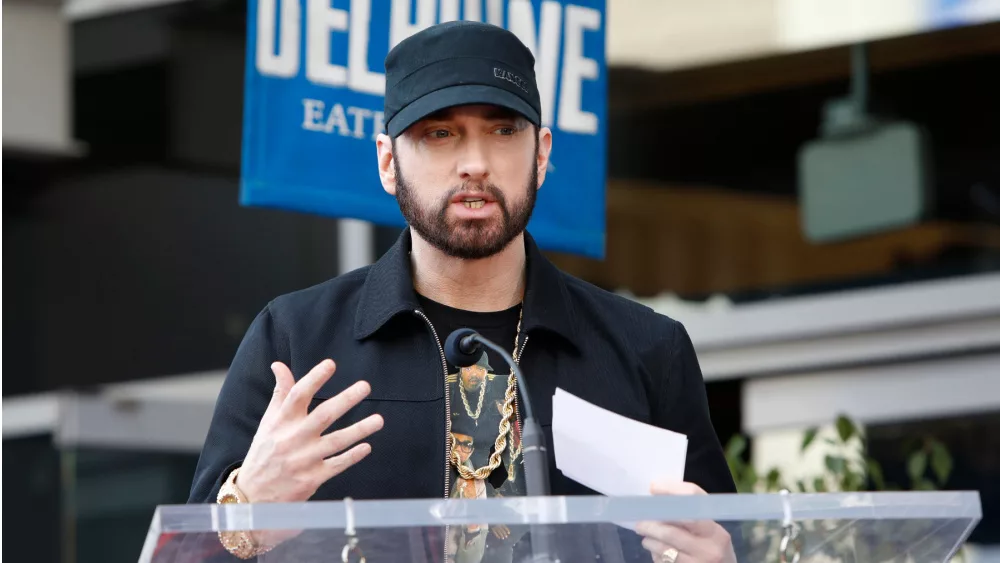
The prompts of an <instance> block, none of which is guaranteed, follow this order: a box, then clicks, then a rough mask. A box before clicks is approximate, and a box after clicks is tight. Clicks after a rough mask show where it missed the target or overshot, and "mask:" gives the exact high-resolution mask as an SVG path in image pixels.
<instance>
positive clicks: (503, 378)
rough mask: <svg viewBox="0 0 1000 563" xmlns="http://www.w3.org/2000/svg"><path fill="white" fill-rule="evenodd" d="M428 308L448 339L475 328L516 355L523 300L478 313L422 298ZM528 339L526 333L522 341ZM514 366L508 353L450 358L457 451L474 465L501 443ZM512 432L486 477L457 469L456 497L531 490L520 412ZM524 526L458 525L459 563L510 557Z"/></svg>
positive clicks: (463, 460) (483, 562)
mask: <svg viewBox="0 0 1000 563" xmlns="http://www.w3.org/2000/svg"><path fill="white" fill-rule="evenodd" d="M420 303H421V306H422V307H423V310H424V313H425V314H426V315H427V318H428V319H430V321H431V323H432V324H433V325H434V328H435V330H436V331H437V333H438V338H440V339H441V343H442V344H444V340H445V339H446V338H447V337H448V335H449V334H451V332H452V331H453V330H456V329H459V328H471V329H473V330H475V331H477V332H479V333H480V334H482V335H483V336H485V337H486V338H489V339H490V340H492V341H493V342H496V343H497V344H499V345H500V346H503V347H505V348H507V349H508V352H509V353H511V355H513V351H514V338H515V335H516V334H517V325H518V319H519V315H520V310H521V308H520V305H518V306H516V307H512V308H510V309H507V310H505V311H497V312H491V313H478V312H473V311H463V310H460V309H454V308H452V307H448V306H445V305H442V304H440V303H436V302H434V301H431V300H429V299H427V298H425V297H422V296H421V297H420ZM523 342H524V335H523V334H522V335H521V337H520V339H519V342H518V345H519V346H520V345H521V344H523ZM509 375H510V368H509V367H508V366H507V364H506V362H504V360H503V358H501V357H500V356H498V355H496V354H495V353H493V352H491V351H485V350H484V352H483V356H482V357H481V358H480V359H479V361H478V362H477V363H476V364H475V365H473V366H469V367H465V368H461V369H459V368H457V367H455V366H453V365H451V364H450V363H449V365H448V377H447V381H446V385H448V392H449V394H450V396H451V433H452V437H453V442H452V443H453V444H454V448H455V451H456V452H457V453H458V458H459V460H460V462H461V463H462V464H464V465H465V466H466V467H468V468H469V469H470V470H476V469H479V468H480V467H484V466H488V465H489V460H490V455H491V454H492V453H493V451H494V449H495V447H496V440H497V435H498V434H499V429H500V423H501V421H502V419H503V405H504V400H505V397H506V391H507V387H508V378H509ZM514 404H515V413H514V416H512V417H511V420H510V425H509V426H510V428H509V430H508V432H506V438H507V444H506V448H505V450H504V452H503V455H502V456H501V462H500V464H499V466H498V467H497V468H496V469H494V470H493V471H492V473H490V475H489V477H487V478H486V479H482V480H479V479H464V478H462V476H461V475H460V474H459V472H458V470H457V469H455V467H454V466H452V469H451V472H452V473H451V491H450V493H451V497H452V498H467V499H474V498H493V497H498V496H517V495H524V494H525V486H524V466H523V464H522V457H521V455H520V449H521V427H520V423H519V422H518V416H517V412H516V405H517V403H516V402H515V403H514ZM523 534H524V530H516V529H512V528H511V527H508V526H485V525H483V526H457V527H454V528H453V529H452V537H451V538H450V542H451V543H452V546H451V549H449V552H450V553H452V554H453V556H454V561H455V563H498V562H509V561H510V560H511V556H512V549H513V547H514V545H515V544H516V543H517V541H518V540H519V539H520V538H521V536H522V535H523Z"/></svg>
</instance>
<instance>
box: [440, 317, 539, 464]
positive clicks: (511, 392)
mask: <svg viewBox="0 0 1000 563" xmlns="http://www.w3.org/2000/svg"><path fill="white" fill-rule="evenodd" d="M523 315H524V306H523V305H522V306H521V310H520V312H519V313H518V318H517V333H516V334H515V335H514V353H513V354H512V357H513V359H514V362H515V363H517V362H518V359H519V358H518V354H517V342H518V340H520V336H521V318H522V316H523ZM516 381H517V380H516V379H515V378H514V369H513V368H511V370H510V375H509V376H507V392H506V394H505V395H504V403H503V418H501V419H500V428H499V432H498V433H497V439H496V442H495V443H494V444H493V454H492V455H490V460H489V463H487V464H486V465H484V466H483V467H480V468H478V469H475V470H472V469H469V468H468V467H466V466H465V465H463V464H462V462H461V460H459V459H458V452H457V451H455V435H454V434H452V435H451V463H452V465H454V466H455V469H457V470H458V474H459V475H460V476H461V477H462V478H463V479H486V478H487V477H489V476H490V473H493V470H494V469H496V468H497V467H499V466H500V463H501V461H502V459H501V458H502V457H503V452H504V451H505V450H506V449H507V434H508V433H509V432H511V429H510V420H511V418H513V417H514V397H515V396H517V391H516V387H515V383H516ZM485 386H486V380H485V379H484V380H483V387H484V388H485ZM512 461H513V460H512Z"/></svg>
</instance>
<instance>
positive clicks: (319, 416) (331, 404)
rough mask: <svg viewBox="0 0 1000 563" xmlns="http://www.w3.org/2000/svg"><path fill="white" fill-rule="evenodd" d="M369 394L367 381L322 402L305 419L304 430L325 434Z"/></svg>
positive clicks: (360, 382) (369, 389) (370, 389)
mask: <svg viewBox="0 0 1000 563" xmlns="http://www.w3.org/2000/svg"><path fill="white" fill-rule="evenodd" d="M371 392H372V388H371V385H368V382H367V381H359V382H357V383H355V384H354V385H351V386H350V387H348V388H347V389H344V390H343V391H341V392H340V393H337V394H336V395H334V396H333V397H330V398H329V399H327V400H325V401H323V402H322V403H321V404H320V405H319V406H318V407H316V408H315V409H313V411H312V412H311V413H309V416H307V417H306V426H305V428H306V430H307V431H309V432H313V433H315V434H321V433H323V432H325V431H326V429H327V428H329V427H330V425H331V424H333V423H334V422H336V421H337V419H339V418H340V417H342V416H344V413H346V412H347V411H349V410H351V409H353V408H354V407H355V406H356V405H357V404H358V403H360V402H361V401H362V400H363V399H364V398H365V397H367V396H368V394H369V393H371Z"/></svg>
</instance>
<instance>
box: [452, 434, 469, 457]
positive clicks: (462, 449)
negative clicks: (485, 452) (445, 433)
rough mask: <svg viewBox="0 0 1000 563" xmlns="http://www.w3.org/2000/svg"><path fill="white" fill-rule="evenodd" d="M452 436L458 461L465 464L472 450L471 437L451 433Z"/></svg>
mask: <svg viewBox="0 0 1000 563" xmlns="http://www.w3.org/2000/svg"><path fill="white" fill-rule="evenodd" d="M452 436H454V437H455V452H456V453H458V459H459V461H461V462H462V463H465V462H466V461H468V459H469V456H470V455H472V450H473V449H474V444H473V441H472V436H468V435H465V434H458V433H452Z"/></svg>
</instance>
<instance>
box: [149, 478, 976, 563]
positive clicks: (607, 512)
mask: <svg viewBox="0 0 1000 563" xmlns="http://www.w3.org/2000/svg"><path fill="white" fill-rule="evenodd" d="M981 518H982V511H981V506H980V500H979V494H978V493H976V492H912V493H828V494H754V495H749V494H746V495H707V496H683V497H664V496H656V497H545V498H509V499H504V498H498V499H489V500H443V499H442V500H394V501H351V500H350V499H348V500H346V501H343V502H326V501H324V502H318V501H317V502H307V503H302V504H260V505H232V506H218V505H208V504H206V505H184V506H162V507H159V508H158V509H157V510H156V513H155V515H154V516H153V521H152V525H151V526H150V529H149V534H148V536H147V538H146V542H145V546H144V548H143V551H142V555H141V558H140V563H208V562H216V561H219V562H221V561H239V559H237V558H236V557H234V556H231V555H229V554H228V553H227V552H225V550H223V549H222V547H221V544H220V543H219V539H218V532H219V531H232V530H285V531H290V532H286V535H290V534H294V536H292V537H291V538H290V539H287V540H285V541H284V542H283V543H281V544H280V545H279V546H277V547H275V548H274V549H273V550H272V551H271V552H269V553H267V554H264V555H261V556H260V557H259V558H258V560H259V561H264V562H275V563H291V562H296V563H298V562H314V561H315V562H339V561H342V560H343V558H342V556H346V558H347V560H349V561H351V562H355V561H360V560H361V559H360V556H361V555H363V556H364V558H365V561H366V562H367V563H386V562H393V563H397V562H419V563H434V562H440V561H442V560H444V553H445V550H446V549H453V548H454V545H455V541H456V540H455V539H454V538H457V537H461V538H462V539H461V541H466V542H469V541H475V540H476V539H477V538H487V539H491V538H492V539H491V541H490V542H489V544H490V545H491V547H490V548H488V549H497V550H499V552H502V551H503V549H505V548H506V549H508V552H509V553H510V555H509V557H510V559H508V560H509V561H512V562H513V563H521V562H529V561H534V559H532V557H533V553H532V552H533V548H532V543H533V538H535V537H539V538H544V540H545V543H547V545H548V547H549V555H550V560H551V561H556V560H557V561H560V562H561V563H573V562H594V563H598V562H600V563H632V562H639V561H641V562H643V563H650V561H654V559H653V558H652V557H651V556H650V554H649V552H647V551H645V550H644V549H643V548H642V545H641V543H640V538H639V537H638V536H637V535H636V534H635V533H634V532H633V531H632V530H631V525H632V524H633V523H636V522H640V521H661V522H684V521H698V520H712V521H715V522H717V523H719V525H721V526H723V527H724V528H725V529H726V530H727V531H728V532H729V533H730V534H731V536H732V538H733V545H734V548H735V551H736V553H737V557H738V559H739V560H740V561H750V562H764V561H788V562H792V561H799V562H801V563H807V562H823V563H827V562H845V563H846V562H857V563H868V562H890V561H891V562H900V563H911V562H912V563H923V562H943V561H949V560H950V559H951V558H952V557H953V556H954V555H955V553H956V552H957V551H958V550H959V549H960V548H961V546H962V544H963V543H964V542H965V539H966V538H967V537H968V535H969V533H971V532H972V530H973V528H974V527H975V526H976V524H977V523H978V522H979V520H980V519H981ZM494 531H497V532H498V533H497V534H495V535H493V536H490V534H493V533H494ZM505 532H508V533H509V535H508V539H507V540H504V541H499V540H496V539H495V538H497V537H499V536H503V535H505ZM514 537H516V538H520V539H519V541H517V543H516V544H513V543H512V542H513V540H511V539H510V538H514ZM446 538H451V540H450V541H449V542H448V545H446V541H445V540H446ZM470 538H471V539H470ZM505 541H506V542H508V543H511V545H506V546H505V545H504V542H505ZM539 543H541V542H539ZM498 544H499V547H498ZM467 545H468V544H467ZM679 562H680V560H678V563H679ZM456 563H461V562H460V561H456ZM685 563H686V562H685Z"/></svg>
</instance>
